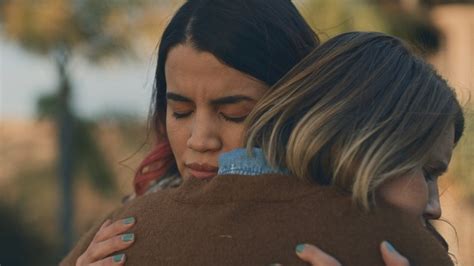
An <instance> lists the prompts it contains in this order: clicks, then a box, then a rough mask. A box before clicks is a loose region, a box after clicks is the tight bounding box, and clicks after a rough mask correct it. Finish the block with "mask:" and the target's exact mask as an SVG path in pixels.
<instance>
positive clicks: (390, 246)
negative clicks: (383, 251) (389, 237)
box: [384, 241, 396, 253]
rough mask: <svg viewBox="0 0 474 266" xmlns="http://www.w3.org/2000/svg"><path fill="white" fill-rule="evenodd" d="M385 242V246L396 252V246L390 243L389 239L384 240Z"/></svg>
mask: <svg viewBox="0 0 474 266" xmlns="http://www.w3.org/2000/svg"><path fill="white" fill-rule="evenodd" d="M384 243H385V246H386V247H387V249H388V251H390V252H392V253H395V252H396V251H395V248H394V247H393V246H392V244H390V243H389V242H388V241H384Z"/></svg>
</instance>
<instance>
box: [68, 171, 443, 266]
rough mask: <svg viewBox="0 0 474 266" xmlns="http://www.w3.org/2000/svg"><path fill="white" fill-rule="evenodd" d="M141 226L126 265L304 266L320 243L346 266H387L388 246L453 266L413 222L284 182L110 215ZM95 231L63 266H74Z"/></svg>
mask: <svg viewBox="0 0 474 266" xmlns="http://www.w3.org/2000/svg"><path fill="white" fill-rule="evenodd" d="M129 216H134V217H135V218H136V219H137V223H136V225H135V226H134V227H133V228H132V230H131V231H132V232H133V233H135V238H136V242H135V243H134V244H133V245H132V246H131V247H130V248H129V249H128V250H126V251H125V254H126V256H127V262H126V265H268V264H271V263H281V264H283V265H305V263H303V262H302V261H300V260H299V259H298V258H297V256H296V255H295V253H294V248H295V246H296V245H297V244H299V243H312V244H316V245H317V246H319V247H320V248H322V249H323V250H325V251H326V252H328V253H330V254H331V255H333V256H335V257H336V258H337V259H338V260H339V261H340V262H341V263H342V264H343V265H383V262H382V258H381V255H380V252H379V244H380V243H381V242H382V241H383V240H388V241H390V242H391V243H392V244H394V246H395V247H396V248H397V250H398V251H399V252H400V253H402V254H404V255H405V256H407V258H408V259H409V260H410V262H411V265H430V266H431V265H452V261H451V260H450V258H449V256H448V254H447V252H446V250H445V249H444V248H443V247H442V246H441V244H440V243H439V242H438V241H437V240H436V239H435V238H434V237H433V236H432V235H431V233H429V232H428V231H427V230H426V229H425V228H424V227H423V226H421V225H420V222H419V220H418V219H417V218H416V217H411V216H409V215H407V214H404V213H402V212H400V211H399V210H397V209H395V208H392V207H390V206H389V205H387V204H383V203H379V205H378V208H377V209H375V210H374V211H372V212H370V213H367V212H364V211H361V210H360V209H359V208H358V207H356V206H355V205H354V204H352V202H351V199H350V195H348V194H347V193H344V192H342V191H339V190H337V189H336V188H333V187H321V186H314V185H308V184H306V183H304V182H302V181H299V180H298V179H296V178H294V177H290V176H284V175H262V176H238V175H227V176H217V177H215V178H213V179H212V180H210V181H200V180H187V181H185V182H184V183H183V184H182V185H181V186H180V187H179V188H177V189H170V190H164V191H159V192H156V193H154V194H150V195H147V196H144V197H141V198H138V199H136V200H134V201H132V202H130V203H127V204H126V205H124V206H123V207H122V208H120V209H118V210H116V211H115V212H113V213H112V214H111V215H110V217H111V218H112V219H114V220H116V219H121V218H125V217H129ZM97 230H98V227H95V228H93V229H92V230H91V231H89V232H88V233H87V234H86V235H85V236H84V237H83V238H82V239H81V240H80V241H79V243H78V244H77V246H76V247H75V248H74V249H73V250H72V251H71V253H70V254H69V255H68V256H67V257H66V258H65V259H64V260H63V262H62V264H61V265H74V262H75V260H76V259H77V257H78V256H79V255H80V254H82V253H83V252H84V250H85V249H86V248H87V246H88V244H89V243H90V241H91V239H92V237H93V235H94V234H95V232H96V231H97Z"/></svg>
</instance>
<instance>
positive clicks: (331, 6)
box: [0, 0, 474, 265]
mask: <svg viewBox="0 0 474 266" xmlns="http://www.w3.org/2000/svg"><path fill="white" fill-rule="evenodd" d="M182 2H183V0H100V1H99V0H0V49H1V50H0V51H1V52H0V61H1V64H0V75H1V76H0V89H1V90H0V218H1V219H0V264H1V265H54V264H57V262H58V261H59V260H60V258H61V257H62V256H64V252H66V251H67V250H68V249H69V248H70V246H71V245H72V244H73V243H74V242H75V241H76V240H77V239H78V237H79V236H80V235H81V234H82V233H84V232H85V231H86V230H87V229H88V228H89V227H90V226H91V225H92V224H93V223H95V222H97V221H99V220H101V219H102V217H103V216H105V215H106V214H107V213H108V212H110V211H111V210H112V209H114V208H115V207H117V206H119V205H120V204H121V199H122V198H123V197H124V196H126V195H128V194H130V193H131V191H132V185H131V182H132V178H133V175H134V171H135V169H136V168H137V166H138V164H139V163H140V161H141V160H142V159H143V158H144V156H145V154H146V153H147V152H148V151H150V149H151V146H152V141H151V135H150V136H149V133H148V130H147V115H148V109H149V102H150V96H151V89H152V85H153V78H154V76H153V75H154V67H155V61H156V47H157V44H158V41H159V38H160V36H161V33H162V30H163V28H164V27H165V26H166V24H167V22H168V21H169V20H170V18H171V16H172V15H173V13H174V12H175V10H176V9H177V8H178V7H179V6H180V4H181V3H182ZM293 2H294V3H295V4H296V5H297V6H298V8H299V9H300V11H301V12H302V13H303V14H304V16H305V17H306V19H307V20H308V21H309V22H310V24H311V25H312V26H313V27H314V29H315V31H316V32H318V34H320V36H321V38H322V39H323V40H324V39H327V38H329V37H331V36H334V35H336V34H338V33H340V32H344V31H349V30H370V31H382V32H387V33H390V34H394V35H397V36H400V37H402V38H404V39H405V40H407V41H409V42H410V43H412V44H413V45H414V46H416V47H418V50H419V52H420V53H421V54H422V55H423V56H424V57H425V58H426V59H427V60H429V61H430V62H431V63H432V64H433V65H434V66H435V67H436V68H437V69H438V70H439V72H440V73H441V74H442V75H444V76H445V77H446V78H447V79H448V81H449V83H450V84H451V85H452V86H453V87H455V88H456V91H457V93H458V96H459V98H460V100H461V102H462V103H463V105H464V106H465V110H466V120H467V121H466V126H467V127H466V131H465V136H464V139H463V140H462V141H461V143H460V144H458V146H457V148H456V150H455V155H454V161H453V162H452V165H451V167H450V169H449V172H448V173H447V174H446V175H445V176H443V177H442V178H441V179H440V180H441V191H442V197H441V200H442V202H443V219H444V221H441V222H439V223H437V227H438V228H439V229H440V231H441V232H442V234H443V235H444V236H445V237H446V238H447V239H448V241H449V243H450V249H451V253H452V254H453V255H454V256H455V258H456V260H457V262H458V264H459V265H474V253H473V252H472V250H474V126H473V123H474V115H473V112H472V110H473V102H472V101H470V97H472V93H473V91H474V2H473V0H464V1H462V0H460V1H455V0H294V1H293Z"/></svg>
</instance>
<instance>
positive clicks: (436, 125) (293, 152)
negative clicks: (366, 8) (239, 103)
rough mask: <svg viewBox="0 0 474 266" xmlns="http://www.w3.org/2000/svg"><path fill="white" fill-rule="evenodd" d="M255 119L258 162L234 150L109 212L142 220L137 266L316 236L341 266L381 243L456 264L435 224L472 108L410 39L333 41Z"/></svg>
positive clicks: (230, 257)
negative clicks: (211, 173)
mask: <svg viewBox="0 0 474 266" xmlns="http://www.w3.org/2000/svg"><path fill="white" fill-rule="evenodd" d="M247 121H248V122H249V125H250V126H249V129H248V131H247V136H246V138H245V140H246V141H245V143H246V146H247V149H248V151H250V154H252V156H249V155H248V153H247V152H246V151H245V150H243V149H237V150H234V151H231V152H229V153H225V154H223V155H222V156H221V157H220V158H219V175H218V176H216V177H213V178H211V179H207V178H206V179H200V178H184V179H183V183H182V185H181V186H180V187H178V188H177V189H174V190H163V191H158V192H156V193H154V194H149V195H146V196H144V197H140V198H137V199H135V200H134V201H131V202H129V203H127V204H126V205H125V206H124V207H122V208H120V209H118V210H116V211H115V212H114V213H112V214H111V215H110V216H109V219H111V220H119V219H122V218H125V217H130V216H134V217H136V219H137V224H136V225H135V227H133V229H132V231H133V232H134V233H135V235H136V236H137V239H136V241H135V243H134V245H133V246H131V247H130V248H129V249H128V250H125V251H124V253H125V254H126V257H127V265H268V264H271V263H281V264H284V265H301V263H302V262H301V260H299V259H298V257H297V256H296V255H295V254H293V253H292V252H289V249H291V248H292V247H294V246H296V245H297V244H298V243H315V244H317V245H318V246H319V247H321V248H322V249H323V250H325V251H326V252H328V253H329V254H331V255H333V256H334V257H335V258H337V259H338V260H339V262H335V260H332V263H342V264H343V265H382V264H383V262H384V261H383V259H382V257H381V256H380V255H379V253H378V252H377V251H378V249H379V245H380V243H381V242H382V241H389V242H391V243H393V244H395V246H396V247H397V249H398V250H399V251H401V253H402V254H403V255H405V256H406V257H407V259H408V260H409V261H410V263H413V264H415V265H451V264H452V262H451V260H450V258H449V256H448V253H447V246H446V245H445V242H443V241H441V240H442V239H441V238H440V236H439V234H437V233H435V231H433V230H432V227H431V226H430V225H429V221H430V220H432V219H438V218H439V216H440V209H439V196H438V194H437V183H436V182H437V177H438V176H439V175H441V173H442V172H443V171H445V170H446V168H447V167H448V165H449V161H450V158H451V154H452V150H453V147H454V145H455V143H457V141H458V140H459V138H460V137H461V135H462V131H463V116H462V111H461V108H460V106H459V104H458V102H457V100H456V97H455V95H454V92H453V91H452V90H451V89H450V88H449V87H448V86H447V84H446V82H445V81H444V80H443V79H442V78H441V77H440V76H438V75H437V74H436V73H435V71H434V70H433V69H432V68H431V67H430V66H429V65H427V64H426V63H424V62H423V60H421V59H419V58H417V57H416V56H415V55H413V54H412V53H411V52H410V51H409V49H408V48H407V47H406V46H405V45H404V44H403V43H402V42H401V41H400V40H398V39H396V38H393V37H390V36H387V35H384V34H380V33H360V32H354V33H346V34H343V35H339V36H337V37H334V38H332V39H331V40H329V41H328V42H326V43H325V44H323V45H322V46H320V47H319V48H317V49H316V50H315V51H314V52H312V53H311V54H310V55H309V56H307V57H306V58H305V59H304V60H303V61H302V62H301V63H300V64H298V65H297V66H296V67H295V68H293V69H292V70H291V71H290V72H289V73H288V74H287V75H286V76H285V77H284V78H283V79H282V80H281V81H280V82H278V84H277V85H275V87H274V88H273V89H272V90H268V92H267V93H266V94H265V95H264V96H263V97H262V99H261V100H260V101H259V102H258V103H257V105H256V106H255V108H254V109H253V111H252V113H251V115H250V116H249V118H248V120H247ZM178 138H179V137H178V136H176V138H172V137H171V136H170V143H171V144H173V142H175V141H179V139H178ZM173 152H174V153H175V152H176V151H174V150H173ZM267 162H268V163H267ZM98 230H99V228H94V229H93V230H91V231H90V232H89V233H88V234H87V235H86V236H85V237H84V238H83V239H82V240H81V242H80V243H79V244H78V246H77V247H76V248H75V250H73V252H72V253H71V255H70V256H69V257H68V258H67V259H66V260H65V264H67V263H68V262H74V261H76V259H77V257H75V256H78V255H79V254H81V253H83V252H84V251H85V249H86V248H87V245H88V243H90V242H91V240H92V239H93V237H94V235H95V233H96V232H97V231H98ZM305 247H306V246H305V245H304V244H302V245H298V246H297V252H298V253H299V252H304V250H305ZM316 263H317V262H314V263H313V264H314V265H317V264H316ZM321 265H324V264H321Z"/></svg>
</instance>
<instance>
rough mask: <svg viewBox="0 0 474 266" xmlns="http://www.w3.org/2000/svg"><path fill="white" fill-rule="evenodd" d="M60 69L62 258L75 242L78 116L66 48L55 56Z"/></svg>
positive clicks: (58, 121) (58, 122)
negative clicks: (73, 109) (74, 138)
mask: <svg viewBox="0 0 474 266" xmlns="http://www.w3.org/2000/svg"><path fill="white" fill-rule="evenodd" d="M55 61H56V67H57V71H58V75H59V80H60V82H59V87H58V90H59V91H58V101H59V110H58V111H59V113H58V114H57V119H58V120H57V130H58V137H59V139H58V142H59V143H58V144H59V145H58V147H59V160H58V162H59V178H60V184H61V192H60V195H61V198H60V204H61V207H60V209H59V212H60V213H59V217H60V228H61V236H62V238H63V239H62V245H61V246H62V249H63V250H61V256H64V255H65V254H67V252H68V251H69V250H70V249H71V246H72V241H73V228H72V224H73V214H74V211H73V206H74V204H73V198H74V195H73V186H72V185H73V180H72V177H73V176H72V173H73V159H74V158H73V141H72V140H73V134H74V130H73V126H74V121H73V119H74V116H73V115H72V113H71V106H70V97H71V83H70V82H69V78H68V73H67V64H68V53H67V50H66V49H58V51H57V53H56V54H55Z"/></svg>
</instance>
